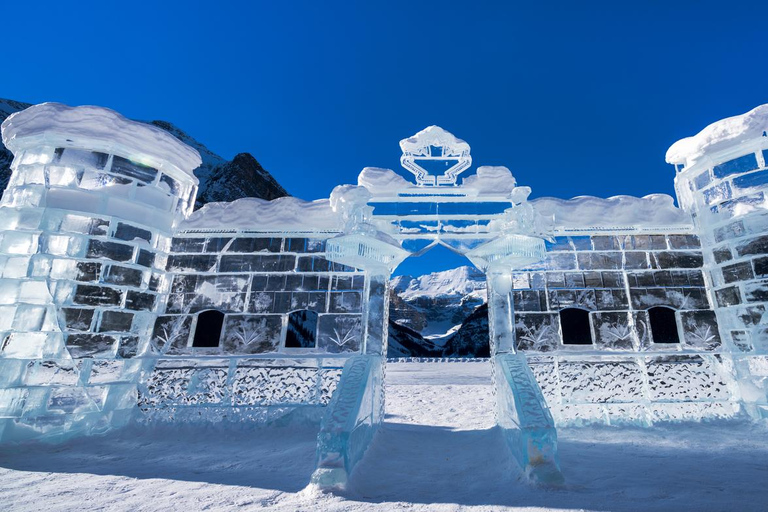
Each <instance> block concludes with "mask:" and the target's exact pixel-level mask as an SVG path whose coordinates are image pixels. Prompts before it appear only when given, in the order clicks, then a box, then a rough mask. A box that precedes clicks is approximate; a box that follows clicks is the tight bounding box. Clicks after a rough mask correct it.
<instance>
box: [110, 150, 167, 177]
mask: <svg viewBox="0 0 768 512" xmlns="http://www.w3.org/2000/svg"><path fill="white" fill-rule="evenodd" d="M111 171H112V172H114V173H115V174H122V175H123V176H128V177H129V178H133V179H136V180H138V181H143V182H144V183H151V182H152V181H154V179H155V178H156V177H157V169H153V168H152V167H149V166H146V165H142V164H140V163H138V162H133V161H131V160H128V159H127V158H123V157H121V156H115V157H114V160H113V161H112V168H111Z"/></svg>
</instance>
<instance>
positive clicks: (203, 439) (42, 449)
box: [0, 363, 768, 512]
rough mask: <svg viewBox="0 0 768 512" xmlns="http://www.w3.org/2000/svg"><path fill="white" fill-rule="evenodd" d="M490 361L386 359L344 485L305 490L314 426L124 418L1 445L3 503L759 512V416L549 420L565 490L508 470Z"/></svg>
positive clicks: (762, 484)
mask: <svg viewBox="0 0 768 512" xmlns="http://www.w3.org/2000/svg"><path fill="white" fill-rule="evenodd" d="M493 407H494V397H493V389H492V387H491V377H490V365H489V364H487V363H394V364H389V365H388V366H387V418H386V422H385V424H384V427H383V430H382V431H381V432H380V434H379V435H378V436H377V438H376V439H375V441H374V443H373V445H372V446H371V448H370V451H369V452H368V454H367V455H366V457H365V459H364V460H363V461H362V462H361V463H360V465H359V466H358V467H357V469H356V471H355V473H354V474H353V476H352V481H351V485H350V489H349V491H348V492H347V493H345V495H344V496H333V495H317V494H315V493H313V492H312V491H310V490H305V489H304V488H305V486H306V484H307V482H308V481H309V477H310V475H311V473H312V470H313V469H314V451H315V435H316V433H317V428H316V427H314V428H313V427H286V428H269V429H252V430H246V429H243V430H238V431H231V430H222V429H220V428H216V427H200V426H198V427H190V426H177V427H163V428H153V429H145V428H138V427H134V428H128V429H124V430H121V431H118V432H115V433H113V434H112V435H110V436H108V437H106V436H104V437H90V438H80V439H77V440H74V441H70V442H67V443H65V444H60V445H46V444H25V445H17V446H12V447H8V446H6V447H3V448H0V481H1V482H2V486H0V503H2V509H3V510H13V511H15V510H22V511H23V510H28V511H35V512H39V511H41V510H44V511H45V512H53V511H64V510H73V509H78V508H79V509H82V510H112V511H116V510H147V511H150V510H184V511H185V512H191V511H195V510H231V509H234V508H238V507H240V508H242V509H243V510H259V509H269V510H277V511H282V510H285V511H288V510H291V511H294V510H302V511H303V510H306V511H316V510H330V511H337V510H338V511H342V510H350V511H356V510H411V511H421V510H440V511H443V510H464V509H467V510H489V511H490V510H494V511H495V510H551V509H555V510H696V511H708V510H712V511H715V510H739V511H751V510H755V511H757V510H765V509H766V503H768V488H767V487H766V482H768V426H766V425H765V424H763V425H753V424H748V423H733V422H731V423H709V424H678V425H668V426H658V427H655V428H653V429H640V428H617V427H588V428H567V429H561V430H560V431H559V436H560V437H559V439H560V458H561V465H562V469H563V474H564V475H565V478H566V487H565V488H563V489H558V490H552V489H542V488H536V487H531V486H528V485H526V484H523V483H521V482H518V481H517V476H516V475H517V469H516V466H515V465H514V463H513V461H512V460H511V459H510V457H509V456H508V454H507V449H506V447H505V445H504V441H503V439H502V438H501V436H500V434H499V433H498V432H497V430H496V429H495V427H494V416H493Z"/></svg>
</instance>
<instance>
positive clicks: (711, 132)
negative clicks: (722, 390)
mask: <svg viewBox="0 0 768 512" xmlns="http://www.w3.org/2000/svg"><path fill="white" fill-rule="evenodd" d="M766 130H768V104H766V105H760V106H759V107H755V108H753V109H752V110H750V111H749V112H747V113H745V114H741V115H738V116H733V117H728V118H726V119H721V120H720V121H716V122H714V123H712V124H710V125H709V126H707V127H706V128H704V129H703V130H701V131H700V132H699V133H697V134H696V135H694V136H692V137H687V138H685V139H681V140H679V141H677V142H675V143H674V144H672V146H670V148H669V149H668V150H667V155H666V160H667V163H670V164H677V165H684V166H686V167H689V166H691V165H693V164H694V163H696V161H697V160H699V159H701V158H702V157H704V156H705V155H708V154H712V153H718V152H721V151H725V150H727V149H731V148H733V149H734V150H736V151H738V149H737V148H738V147H739V145H742V144H744V143H748V142H750V141H753V140H755V139H759V138H761V137H766Z"/></svg>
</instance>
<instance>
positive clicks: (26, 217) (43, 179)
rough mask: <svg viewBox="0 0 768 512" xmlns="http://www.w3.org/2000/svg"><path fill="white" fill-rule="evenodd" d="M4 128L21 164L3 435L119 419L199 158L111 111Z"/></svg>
mask: <svg viewBox="0 0 768 512" xmlns="http://www.w3.org/2000/svg"><path fill="white" fill-rule="evenodd" d="M2 136H3V142H4V144H5V145H6V146H7V147H8V148H9V149H10V150H11V151H12V152H13V153H14V160H13V163H12V166H11V169H12V175H11V178H10V181H9V184H8V188H7V189H6V191H5V193H4V194H3V198H2V201H1V202H0V262H1V265H0V266H1V267H2V269H3V270H2V276H1V277H0V340H1V341H0V441H7V440H16V439H21V438H28V437H49V438H61V437H66V436H67V435H71V434H73V433H76V432H81V433H88V432H93V431H103V430H104V429H107V428H109V427H111V426H116V425H120V424H122V423H124V422H125V421H127V420H128V418H129V417H130V415H131V414H132V412H133V411H134V410H135V407H136V381H137V378H138V376H139V374H140V370H141V369H142V368H141V366H142V363H141V360H140V358H139V359H136V358H135V357H136V356H137V355H141V354H142V353H143V352H145V351H146V350H147V345H148V342H149V334H150V329H151V327H152V325H153V324H154V320H155V317H156V312H157V308H158V307H161V306H162V304H164V303H165V299H166V293H167V288H168V279H167V278H166V274H165V260H166V253H167V251H168V246H169V243H170V237H171V234H172V230H173V228H174V226H175V225H176V223H178V222H179V221H181V220H182V219H184V218H185V217H186V216H187V215H188V214H189V213H190V212H191V209H192V205H193V203H194V199H195V194H196V187H197V179H196V178H195V177H194V175H193V174H192V170H193V169H194V168H196V167H197V166H199V164H200V156H199V155H198V154H197V152H196V151H195V150H193V149H192V148H189V147H188V146H186V145H184V144H183V143H181V142H180V141H178V140H177V139H176V138H174V137H173V136H171V135H169V134H168V133H166V132H164V131H162V130H160V129H158V128H155V127H153V126H150V125H146V124H143V123H138V122H133V121H130V120H128V119H125V118H124V117H122V116H121V115H119V114H117V113H116V112H113V111H111V110H108V109H103V108H98V107H75V108H71V107H67V106H64V105H59V104H52V103H45V104H42V105H36V106H33V107H30V108H28V109H27V110H24V111H22V112H19V113H17V114H14V115H13V116H11V117H9V118H8V119H7V120H6V121H5V122H4V123H3V125H2Z"/></svg>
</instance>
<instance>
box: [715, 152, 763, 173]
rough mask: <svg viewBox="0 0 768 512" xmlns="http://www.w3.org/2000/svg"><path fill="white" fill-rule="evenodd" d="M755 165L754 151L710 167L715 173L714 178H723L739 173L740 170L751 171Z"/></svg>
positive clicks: (755, 167)
mask: <svg viewBox="0 0 768 512" xmlns="http://www.w3.org/2000/svg"><path fill="white" fill-rule="evenodd" d="M757 167H758V166H757V158H756V157H755V154H754V153H750V154H748V155H744V156H742V157H739V158H735V159H733V160H730V161H728V162H725V163H722V164H720V165H716V166H715V167H714V168H713V169H712V172H713V173H714V174H715V177H716V178H724V177H726V176H730V175H731V174H739V173H742V172H747V171H752V170H754V169H757Z"/></svg>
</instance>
